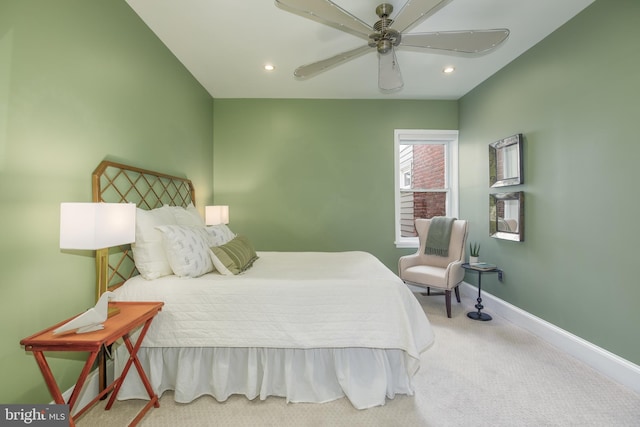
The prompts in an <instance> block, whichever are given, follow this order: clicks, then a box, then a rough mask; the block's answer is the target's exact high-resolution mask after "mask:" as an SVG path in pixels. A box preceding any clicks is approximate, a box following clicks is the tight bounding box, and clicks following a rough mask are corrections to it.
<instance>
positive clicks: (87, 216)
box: [60, 203, 136, 249]
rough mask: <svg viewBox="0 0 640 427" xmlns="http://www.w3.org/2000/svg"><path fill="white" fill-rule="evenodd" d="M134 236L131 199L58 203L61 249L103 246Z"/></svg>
mask: <svg viewBox="0 0 640 427" xmlns="http://www.w3.org/2000/svg"><path fill="white" fill-rule="evenodd" d="M135 240H136V205H135V204H134V203H61V204H60V248H61V249H104V248H109V247H112V246H117V245H124V244H126V243H132V242H134V241H135Z"/></svg>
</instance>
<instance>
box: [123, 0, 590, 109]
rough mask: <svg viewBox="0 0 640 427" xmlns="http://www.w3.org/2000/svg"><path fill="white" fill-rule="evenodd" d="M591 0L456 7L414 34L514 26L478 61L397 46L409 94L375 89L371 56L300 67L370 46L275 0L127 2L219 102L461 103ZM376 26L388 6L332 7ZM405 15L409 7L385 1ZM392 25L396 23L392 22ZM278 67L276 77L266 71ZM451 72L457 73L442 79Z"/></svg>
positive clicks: (510, 0) (460, 0) (398, 0)
mask: <svg viewBox="0 0 640 427" xmlns="http://www.w3.org/2000/svg"><path fill="white" fill-rule="evenodd" d="M593 1H594V0H453V1H451V3H449V4H447V5H446V6H445V7H443V8H442V9H440V10H439V11H438V12H436V13H435V14H434V15H432V16H431V17H429V18H427V19H426V20H425V21H424V22H422V23H421V24H420V25H418V26H416V27H414V28H411V29H410V31H409V32H410V33H416V32H432V31H447V30H478V29H493V28H508V29H509V30H510V31H511V35H510V36H509V38H508V39H507V41H506V42H505V43H503V44H502V45H501V46H500V47H498V49H496V50H494V51H493V52H491V53H489V54H487V55H485V56H480V57H475V58H463V57H460V56H452V55H437V54H432V53H426V52H424V51H423V52H420V51H418V50H416V49H414V50H409V49H407V48H400V49H398V50H397V59H398V63H399V65H400V69H401V71H402V76H403V79H404V88H403V89H402V90H400V91H399V92H395V93H392V94H388V93H382V92H381V91H380V90H379V89H378V60H377V54H376V53H375V51H374V50H373V49H372V51H371V53H367V54H365V55H363V56H361V57H359V58H356V59H354V60H352V61H349V62H347V63H345V64H342V65H340V66H338V67H335V68H333V69H330V70H327V71H325V72H323V73H321V74H319V75H317V76H315V77H313V78H310V79H307V80H299V79H296V78H295V77H294V76H293V71H294V70H295V68H296V67H298V66H300V65H303V64H308V63H311V62H315V61H318V60H321V59H325V58H327V57H330V56H333V55H335V54H337V53H340V52H343V51H346V50H349V49H353V48H356V47H358V46H361V45H364V44H366V42H365V41H363V40H362V39H360V38H358V37H356V36H354V35H351V34H348V33H345V32H342V31H339V30H337V29H334V28H332V27H329V26H326V25H323V24H320V23H318V22H315V21H312V20H310V19H306V18H304V17H302V16H300V15H296V14H293V13H290V12H288V11H286V10H283V9H281V8H279V7H278V6H276V4H275V2H274V1H273V0H127V3H128V4H129V5H130V6H131V7H132V8H133V10H134V11H135V12H136V13H137V14H138V15H139V16H140V17H141V18H142V20H143V21H144V22H145V23H146V24H147V25H148V26H149V27H150V28H151V30H153V32H154V33H155V34H156V35H157V36H158V37H159V38H160V40H162V41H163V42H164V44H165V45H166V46H167V47H168V48H169V49H170V50H171V52H173V54H174V55H175V56H176V57H177V58H178V59H179V60H180V61H181V62H182V64H184V66H185V67H186V68H187V69H188V70H189V71H190V72H191V73H192V74H193V76H194V77H195V78H196V79H197V80H198V81H199V82H200V84H202V86H203V87H204V88H205V89H206V90H207V91H208V92H209V93H210V94H211V96H213V97H214V98H335V99H342V98H347V99H373V98H385V99H387V98H391V99H458V98H460V97H461V96H463V95H464V94H466V93H467V92H469V91H470V90H472V89H473V88H474V87H475V86H477V85H478V84H479V83H481V82H482V81H484V80H485V79H487V78H488V77H489V76H491V75H492V74H494V73H495V72H497V71H498V70H500V69H501V68H502V67H504V66H505V65H507V64H508V63H509V62H511V61H512V60H514V59H515V58H516V57H518V56H519V55H521V54H522V53H523V52H525V51H526V50H527V49H529V48H530V47H532V46H533V45H535V44H536V43H538V42H539V41H540V40H542V39H543V38H545V37H546V36H547V35H549V34H550V33H551V32H553V31H554V30H555V29H557V28H558V27H560V26H561V25H562V24H564V23H565V22H567V21H568V20H569V19H571V18H572V17H573V16H575V15H576V14H577V13H579V12H580V11H581V10H582V9H584V8H585V7H587V6H588V5H589V4H591V3H592V2H593ZM334 2H335V3H337V4H339V5H340V6H341V7H342V8H344V9H346V10H348V11H349V12H351V13H352V14H354V15H355V16H357V17H359V18H360V19H362V20H363V21H366V22H368V23H370V24H373V23H374V22H375V21H376V20H377V19H378V18H377V16H376V15H375V8H376V6H377V5H378V4H379V3H382V2H383V1H382V0H334ZM386 2H388V3H391V4H393V6H394V9H395V10H396V11H398V10H400V9H401V7H402V5H403V4H404V3H405V2H406V0H386ZM392 17H393V16H392ZM266 63H272V64H274V65H275V67H276V69H275V70H274V71H272V72H266V71H264V69H263V66H264V65H265V64H266ZM446 65H453V66H454V67H455V68H456V71H455V73H454V74H452V75H444V74H443V73H442V69H443V67H444V66H446Z"/></svg>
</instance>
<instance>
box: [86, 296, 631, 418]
mask: <svg viewBox="0 0 640 427" xmlns="http://www.w3.org/2000/svg"><path fill="white" fill-rule="evenodd" d="M418 299H419V301H420V302H421V304H422V306H423V307H424V309H425V311H426V313H427V316H428V317H429V320H430V321H431V324H432V325H433V328H434V330H435V335H436V342H435V344H434V345H433V346H432V347H431V348H430V349H429V350H428V351H426V352H425V353H424V354H423V356H422V368H421V369H420V372H419V373H418V374H417V376H416V377H415V379H414V385H415V389H416V390H415V395H414V396H396V397H395V398H394V399H387V402H386V404H385V405H384V406H381V407H376V408H371V409H366V410H356V409H354V408H353V406H351V404H350V403H349V402H348V401H347V400H346V399H344V398H343V399H339V400H336V401H333V402H330V403H324V404H300V403H290V404H287V403H286V402H285V401H284V399H282V398H278V397H270V398H268V399H266V400H264V401H261V400H259V399H255V400H253V401H250V400H248V399H247V398H245V397H244V396H233V397H232V398H230V399H228V400H227V401H225V402H218V401H216V400H215V399H213V398H212V397H209V396H205V397H201V398H200V399H198V400H196V401H194V402H192V403H190V404H187V405H185V404H178V403H175V402H174V401H173V394H172V393H165V394H164V395H163V396H162V398H161V400H160V408H157V409H151V410H150V411H149V413H148V414H147V415H146V417H145V418H144V419H143V420H142V422H141V423H140V424H139V425H141V426H159V427H160V426H167V427H175V426H189V427H197V426H278V427H280V426H350V427H351V426H367V427H371V426H384V427H386V426H464V425H486V426H494V427H495V426H509V427H512V426H536V427H540V426H598V427H600V426H613V427H617V426H629V427H631V426H634V427H637V426H640V395H639V394H638V393H635V392H633V391H632V390H630V389H628V388H626V387H624V386H622V385H619V384H617V383H614V382H612V381H611V380H609V379H608V378H606V377H604V376H603V375H601V374H599V373H598V372H596V371H595V370H593V369H592V368H590V367H588V366H587V365H585V364H583V363H582V362H580V361H578V360H576V359H574V358H573V357H571V356H568V355H566V354H565V353H563V352H561V351H559V350H557V349H556V348H555V347H553V346H551V345H549V344H547V343H546V342H544V341H543V340H541V339H539V338H537V337H535V336H534V335H532V334H530V333H528V332H527V331H525V330H523V329H520V328H518V327H516V326H514V325H513V324H511V323H510V322H508V321H506V320H504V319H502V318H500V317H498V316H495V315H494V316H493V320H492V321H489V322H478V321H473V320H470V319H468V318H467V316H466V312H467V311H469V310H470V309H471V306H470V304H471V301H465V300H463V304H462V305H459V304H456V303H455V302H454V303H453V318H451V319H447V317H446V314H445V309H444V297H443V296H429V297H427V296H421V295H418ZM485 311H487V312H488V313H490V314H492V313H491V307H487V308H486V309H485ZM143 406H144V402H143V401H136V400H130V401H119V402H116V403H115V404H114V406H113V408H112V409H111V410H110V411H104V403H100V404H98V405H97V406H96V407H94V408H93V409H92V410H91V411H89V412H88V413H86V414H85V415H84V416H83V417H82V418H81V419H80V420H78V423H77V425H78V426H80V427H82V426H109V427H118V426H126V425H127V424H128V423H129V422H130V421H131V420H132V419H133V418H134V417H135V415H136V413H137V412H138V411H139V409H140V408H142V407H143Z"/></svg>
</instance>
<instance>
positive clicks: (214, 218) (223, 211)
mask: <svg viewBox="0 0 640 427" xmlns="http://www.w3.org/2000/svg"><path fill="white" fill-rule="evenodd" d="M204 217H205V223H206V224H207V225H218V224H229V206H226V205H216V206H206V207H205V212H204Z"/></svg>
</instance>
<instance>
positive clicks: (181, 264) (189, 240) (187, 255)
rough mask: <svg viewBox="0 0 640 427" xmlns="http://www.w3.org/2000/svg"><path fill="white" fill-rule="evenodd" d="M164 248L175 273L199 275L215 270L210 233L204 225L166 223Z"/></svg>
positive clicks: (163, 235)
mask: <svg viewBox="0 0 640 427" xmlns="http://www.w3.org/2000/svg"><path fill="white" fill-rule="evenodd" d="M156 228H157V229H158V230H160V231H161V232H162V240H163V243H164V249H165V252H166V254H167V259H168V260H169V265H171V270H173V274H175V275H176V276H180V277H199V276H202V275H203V274H206V273H209V272H210V271H213V263H212V261H211V256H210V251H209V235H208V234H207V231H206V230H205V228H204V227H198V226H192V225H164V226H160V227H156Z"/></svg>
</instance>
